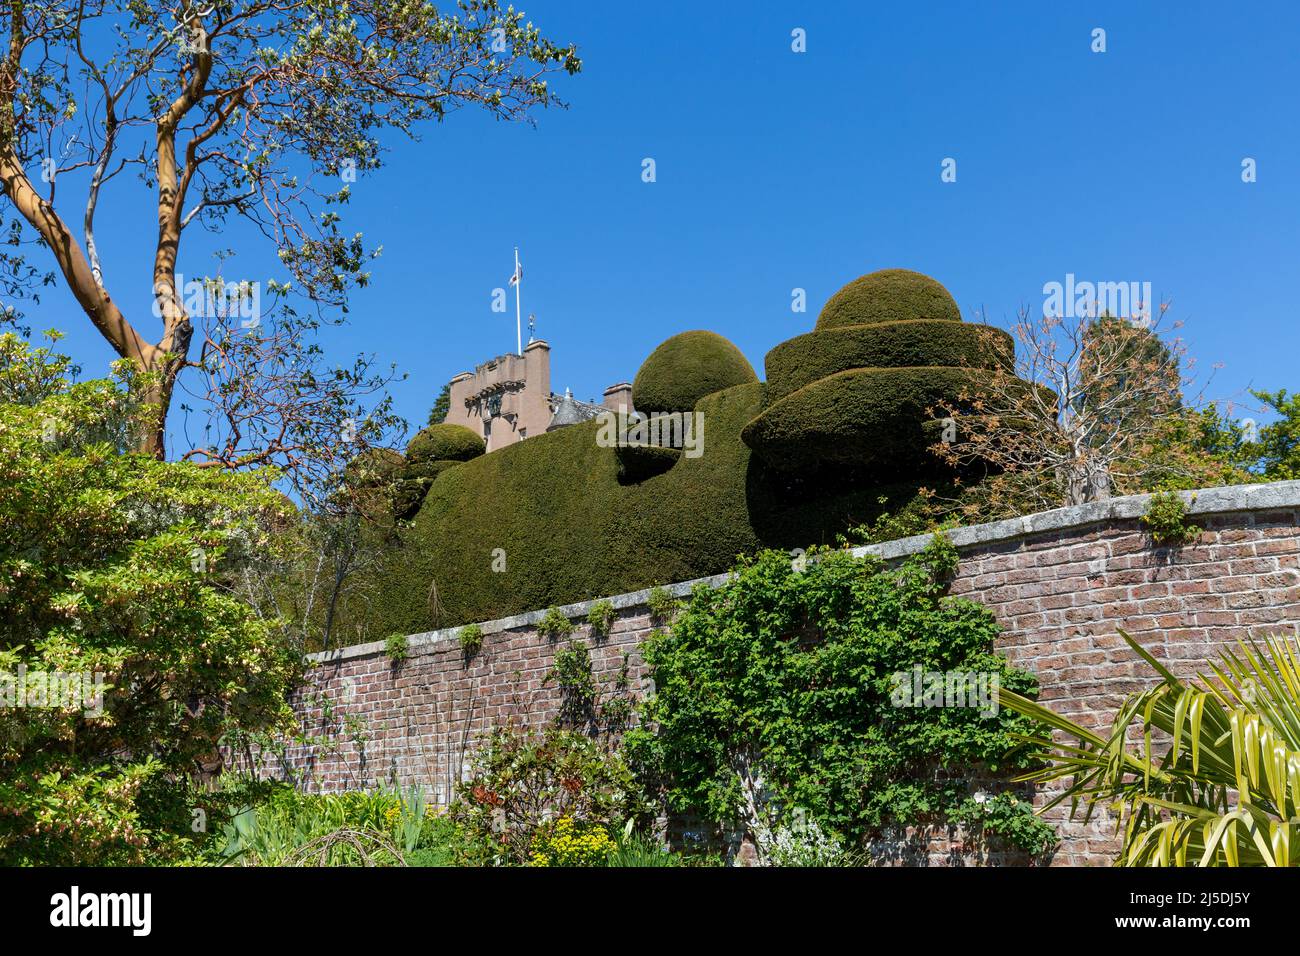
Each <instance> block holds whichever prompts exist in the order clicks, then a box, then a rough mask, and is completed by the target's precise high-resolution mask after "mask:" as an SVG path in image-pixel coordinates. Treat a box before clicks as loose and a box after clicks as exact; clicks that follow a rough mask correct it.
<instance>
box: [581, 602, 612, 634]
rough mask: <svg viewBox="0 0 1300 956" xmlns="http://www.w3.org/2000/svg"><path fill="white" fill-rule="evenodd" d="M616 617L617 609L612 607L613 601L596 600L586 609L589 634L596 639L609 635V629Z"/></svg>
mask: <svg viewBox="0 0 1300 956" xmlns="http://www.w3.org/2000/svg"><path fill="white" fill-rule="evenodd" d="M617 617H618V611H616V610H615V609H614V602H613V601H610V600H608V599H604V600H600V601H596V602H595V603H594V604H592V605H591V608H590V609H589V610H588V611H587V626H588V627H589V628H591V636H592V637H594V638H596V639H597V640H603V639H605V638H606V637H609V629H610V628H611V627H613V626H614V621H615V619H616V618H617Z"/></svg>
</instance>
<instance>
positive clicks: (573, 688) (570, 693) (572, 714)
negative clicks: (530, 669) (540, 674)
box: [542, 641, 598, 727]
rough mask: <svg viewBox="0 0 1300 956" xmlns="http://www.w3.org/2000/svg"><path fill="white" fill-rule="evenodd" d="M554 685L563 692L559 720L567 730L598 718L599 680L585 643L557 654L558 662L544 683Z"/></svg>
mask: <svg viewBox="0 0 1300 956" xmlns="http://www.w3.org/2000/svg"><path fill="white" fill-rule="evenodd" d="M552 682H554V683H555V685H556V687H557V688H558V689H559V692H560V713H559V721H560V723H561V724H562V725H564V726H567V727H578V726H582V725H583V724H586V723H587V722H588V721H590V720H592V719H593V718H594V716H595V707H596V700H597V696H598V694H597V690H596V680H595V678H594V677H593V676H592V671H591V651H589V650H588V649H587V645H586V644H584V643H583V642H582V641H570V642H569V646H568V647H566V648H562V649H561V650H558V651H556V652H555V662H554V665H553V666H552V667H551V669H550V671H549V672H548V673H547V675H546V677H545V678H544V679H543V681H542V683H544V684H549V683H552Z"/></svg>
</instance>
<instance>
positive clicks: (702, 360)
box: [632, 330, 758, 413]
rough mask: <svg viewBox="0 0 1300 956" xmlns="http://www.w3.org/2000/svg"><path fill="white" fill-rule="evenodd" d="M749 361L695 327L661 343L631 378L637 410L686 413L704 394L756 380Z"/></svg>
mask: <svg viewBox="0 0 1300 956" xmlns="http://www.w3.org/2000/svg"><path fill="white" fill-rule="evenodd" d="M757 381H758V376H757V375H756V374H755V373H754V368H753V366H751V365H750V364H749V360H748V359H746V358H745V356H744V355H743V354H741V351H740V349H738V348H736V347H735V346H734V345H732V344H731V343H730V342H728V341H727V340H726V339H724V338H723V337H722V336H721V335H718V334H717V333H715V332H705V331H703V330H695V331H692V332H680V333H678V334H677V335H674V336H673V337H672V338H670V339H668V340H667V341H665V342H663V343H662V344H661V345H660V346H659V347H658V348H656V349H655V350H654V351H653V352H651V353H650V357H649V358H647V359H646V360H645V361H644V362H643V363H641V368H640V370H639V371H638V372H637V373H636V378H635V379H634V380H633V381H632V405H633V407H634V408H636V409H637V411H640V412H647V413H650V412H688V411H690V410H691V409H693V408H695V403H696V402H698V401H699V400H700V399H701V398H703V397H704V396H705V395H712V394H713V393H714V392H720V391H722V390H723V389H725V388H731V387H733V386H736V385H745V384H748V383H750V382H757Z"/></svg>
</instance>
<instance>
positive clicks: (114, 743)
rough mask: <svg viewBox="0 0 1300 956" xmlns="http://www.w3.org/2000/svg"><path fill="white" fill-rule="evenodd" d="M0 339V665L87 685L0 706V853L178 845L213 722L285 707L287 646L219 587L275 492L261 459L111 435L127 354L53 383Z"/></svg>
mask: <svg viewBox="0 0 1300 956" xmlns="http://www.w3.org/2000/svg"><path fill="white" fill-rule="evenodd" d="M3 338H4V346H3V348H0V356H2V358H0V361H2V363H3V378H4V379H5V382H6V388H7V389H8V390H9V397H10V401H7V402H6V403H5V404H3V405H0V621H2V622H3V624H2V625H0V671H4V672H8V673H9V674H10V675H13V674H16V673H17V672H18V670H19V668H24V669H25V670H26V673H27V677H28V685H29V689H30V687H31V686H32V684H33V678H34V677H35V676H36V675H55V674H62V675H67V676H68V677H70V678H73V679H74V680H75V681H76V682H77V684H79V685H80V686H81V688H82V689H83V691H84V690H87V689H90V690H91V693H90V695H89V696H90V698H91V699H89V700H87V699H85V698H83V699H82V700H80V701H78V702H77V705H76V706H42V705H43V704H45V705H48V704H53V703H54V701H53V700H47V701H39V700H37V701H35V705H33V706H22V707H6V708H3V709H0V807H3V808H4V812H3V814H0V864H5V865H77V866H86V865H112V864H143V863H165V862H173V861H177V860H183V859H188V858H191V857H192V856H193V855H194V854H195V853H196V852H198V849H199V847H198V844H199V843H200V842H201V841H202V840H204V839H206V837H205V836H204V835H202V834H196V833H195V832H194V829H193V826H194V825H195V824H196V821H198V820H200V819H201V818H202V816H203V814H205V813H207V814H212V815H216V816H220V815H221V814H222V813H223V812H224V811H223V810H222V808H221V807H219V806H217V803H218V799H217V798H215V797H211V796H208V795H205V794H204V793H203V792H202V791H201V789H200V787H199V785H198V779H199V778H200V777H201V775H202V770H203V768H204V767H205V766H208V767H211V766H212V765H214V764H216V763H219V753H218V746H219V741H220V740H221V739H222V737H223V735H225V734H227V733H229V732H231V731H232V730H236V729H244V730H250V731H251V730H268V729H274V728H288V727H289V726H290V723H291V721H292V712H291V711H290V710H289V707H288V704H287V702H286V692H287V690H288V688H290V687H291V686H292V685H293V683H294V682H295V680H296V678H297V675H298V671H299V669H300V666H301V664H300V660H299V658H298V657H297V656H296V655H295V654H294V653H293V652H292V650H291V649H290V648H288V647H287V646H285V645H284V644H283V643H282V642H281V641H280V640H279V639H278V636H277V631H276V627H275V622H274V621H272V620H268V619H264V618H262V617H260V616H258V615H256V614H254V613H253V611H252V610H250V609H249V607H248V606H247V605H245V604H243V603H241V602H240V601H239V600H237V599H236V597H235V596H234V595H233V593H232V582H233V580H234V579H235V577H236V576H237V575H238V574H239V573H240V572H241V570H243V569H249V568H252V569H256V568H257V567H258V564H257V562H258V561H259V560H260V559H261V558H262V557H263V556H264V555H269V554H271V553H273V551H274V541H273V539H272V538H271V537H270V529H272V528H274V527H275V525H276V523H277V522H278V521H279V520H281V519H282V518H283V517H284V516H285V513H286V509H285V505H284V503H283V501H284V500H283V498H282V496H280V495H279V494H277V493H276V492H275V491H274V490H273V489H272V488H271V487H270V483H269V477H270V476H268V475H264V474H231V473H228V472H223V471H218V470H213V469H204V468H199V467H197V466H195V465H192V464H185V463H176V462H160V461H156V460H154V459H153V458H150V457H146V456H141V455H135V454H122V453H120V452H119V448H120V447H122V446H127V445H129V444H130V442H129V441H128V438H129V436H130V434H131V432H132V429H133V428H134V427H135V425H134V424H133V423H134V422H138V419H139V416H136V415H134V412H133V409H134V407H135V406H134V404H133V402H132V396H133V395H134V394H137V393H138V389H139V388H140V387H141V384H142V382H141V380H140V378H139V377H138V376H136V375H135V374H134V373H133V372H132V370H131V368H132V367H131V366H130V365H129V364H128V363H119V364H118V366H117V379H116V380H115V381H90V382H83V383H78V384H71V383H70V382H69V381H68V376H67V375H66V374H64V372H65V371H66V369H67V366H66V364H64V363H63V361H62V360H60V359H59V358H58V357H55V356H53V355H52V354H51V353H49V352H48V351H44V352H43V351H41V350H35V351H33V350H32V349H30V347H29V346H27V345H26V343H23V342H22V341H21V340H18V339H16V338H15V337H13V336H6V337H3ZM96 679H98V680H101V681H102V684H101V685H100V686H99V688H98V689H99V690H101V691H102V698H101V699H100V700H99V701H97V700H95V699H94V698H95V697H96V696H97V695H96V693H95V690H94V689H93V688H94V686H95V685H94V682H95V680H96ZM42 683H43V684H44V682H42ZM46 686H48V685H46ZM64 686H65V687H66V686H67V685H66V683H65V684H64ZM101 701H102V711H101V709H100V707H99V706H97V705H98V703H100V702H101ZM67 702H68V701H67V700H66V699H65V703H67ZM27 703H28V704H33V699H32V698H30V697H29V699H28V701H27Z"/></svg>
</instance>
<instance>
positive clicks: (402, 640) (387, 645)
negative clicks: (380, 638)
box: [384, 631, 411, 664]
mask: <svg viewBox="0 0 1300 956" xmlns="http://www.w3.org/2000/svg"><path fill="white" fill-rule="evenodd" d="M384 653H385V654H386V655H388V659H389V660H390V661H392V662H393V663H394V664H401V663H403V662H404V661H405V660H406V659H407V658H408V657H410V655H411V648H410V643H409V642H408V641H407V639H406V635H405V634H403V633H402V632H401V631H398V632H396V633H395V634H389V635H388V637H387V638H386V639H385V640H384Z"/></svg>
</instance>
